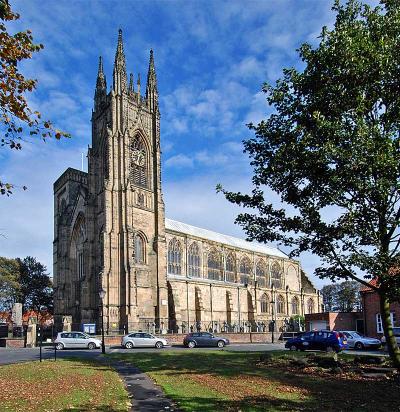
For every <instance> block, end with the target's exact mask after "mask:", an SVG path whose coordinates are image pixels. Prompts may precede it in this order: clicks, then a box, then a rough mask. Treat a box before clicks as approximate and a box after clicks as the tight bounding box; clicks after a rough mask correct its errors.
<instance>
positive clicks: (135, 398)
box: [104, 359, 179, 412]
mask: <svg viewBox="0 0 400 412" xmlns="http://www.w3.org/2000/svg"><path fill="white" fill-rule="evenodd" d="M104 362H106V363H107V364H110V365H111V366H112V367H114V368H115V369H116V371H117V372H118V373H119V374H120V376H121V377H122V379H124V381H125V385H126V389H127V391H128V393H129V398H130V400H131V403H132V408H131V412H165V411H171V412H172V411H174V412H178V411H179V409H178V408H177V407H176V405H175V404H174V403H173V402H172V401H171V400H170V399H168V398H167V397H166V396H165V395H164V392H163V391H162V390H161V389H160V388H159V387H158V386H157V385H155V383H154V382H153V381H152V380H151V379H150V378H149V377H148V376H147V375H146V374H144V373H142V372H140V370H139V369H138V368H136V367H135V366H133V365H130V364H128V363H125V362H123V361H111V362H110V360H108V359H105V360H104Z"/></svg>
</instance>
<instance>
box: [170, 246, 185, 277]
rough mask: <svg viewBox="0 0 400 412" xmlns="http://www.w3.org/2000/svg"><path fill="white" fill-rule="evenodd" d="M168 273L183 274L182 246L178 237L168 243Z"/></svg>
mask: <svg viewBox="0 0 400 412" xmlns="http://www.w3.org/2000/svg"><path fill="white" fill-rule="evenodd" d="M168 273H170V274H171V275H181V274H182V247H181V242H179V240H177V239H176V238H173V239H172V240H170V242H169V243H168Z"/></svg>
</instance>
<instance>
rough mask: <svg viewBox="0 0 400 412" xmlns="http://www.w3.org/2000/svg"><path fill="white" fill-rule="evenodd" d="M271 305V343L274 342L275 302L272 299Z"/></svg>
mask: <svg viewBox="0 0 400 412" xmlns="http://www.w3.org/2000/svg"><path fill="white" fill-rule="evenodd" d="M271 304H272V336H271V340H272V343H274V342H275V300H274V299H272V301H271Z"/></svg>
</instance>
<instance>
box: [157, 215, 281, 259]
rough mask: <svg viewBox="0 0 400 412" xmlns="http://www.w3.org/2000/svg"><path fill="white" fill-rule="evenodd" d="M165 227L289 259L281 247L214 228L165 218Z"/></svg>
mask: <svg viewBox="0 0 400 412" xmlns="http://www.w3.org/2000/svg"><path fill="white" fill-rule="evenodd" d="M165 228H166V229H167V230H172V231H174V232H180V233H184V234H187V235H191V236H196V237H200V238H203V239H207V240H211V241H214V242H218V243H222V244H224V245H228V246H233V247H235V248H240V249H246V250H249V251H252V252H257V253H262V254H266V255H270V256H276V257H280V258H285V259H287V258H288V256H287V255H286V254H285V253H283V252H281V251H280V250H279V249H277V248H274V247H270V246H267V245H264V244H261V243H254V242H248V241H247V240H244V239H240V238H237V237H233V236H228V235H224V234H222V233H218V232H213V231H212V230H208V229H202V228H200V227H196V226H192V225H188V224H187V223H182V222H178V221H176V220H172V219H168V218H166V219H165Z"/></svg>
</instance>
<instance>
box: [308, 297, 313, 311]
mask: <svg viewBox="0 0 400 412" xmlns="http://www.w3.org/2000/svg"><path fill="white" fill-rule="evenodd" d="M314 311H315V308H314V300H313V299H311V298H310V299H308V301H307V313H314Z"/></svg>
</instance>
